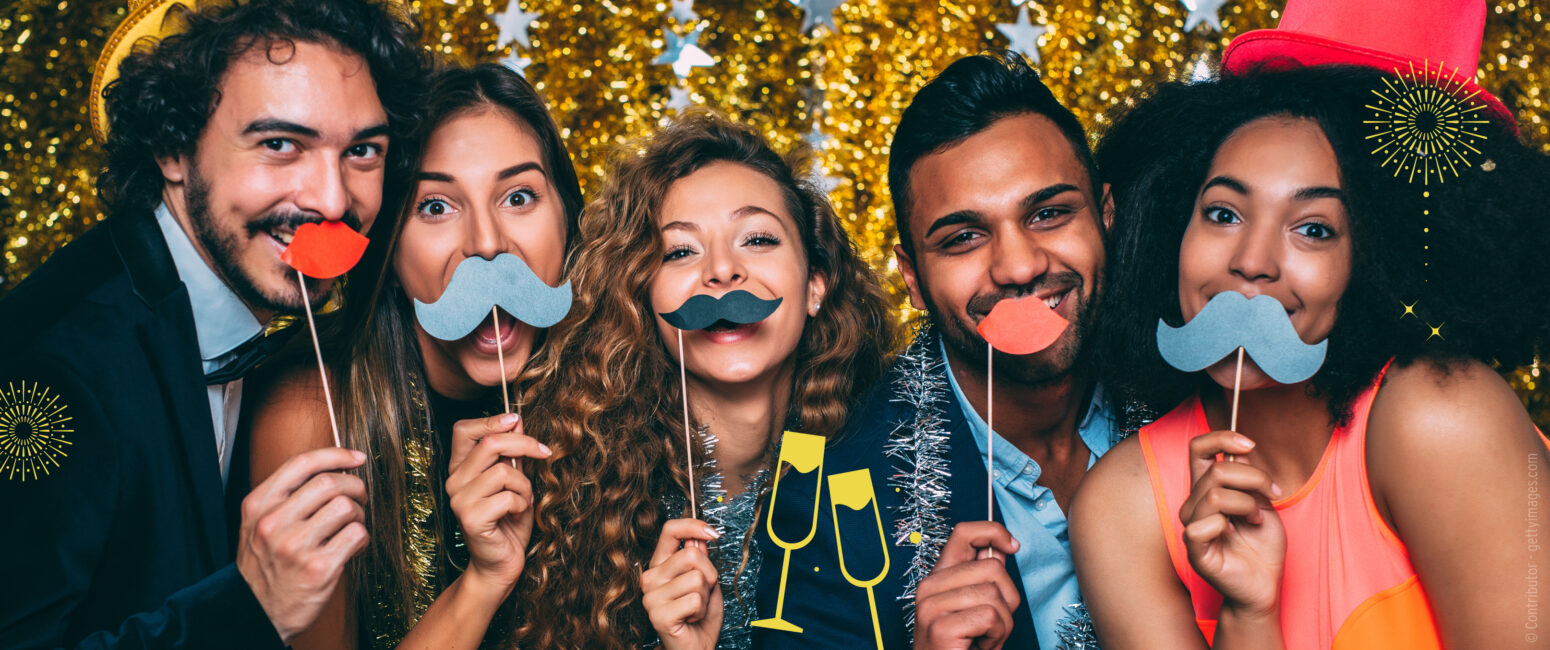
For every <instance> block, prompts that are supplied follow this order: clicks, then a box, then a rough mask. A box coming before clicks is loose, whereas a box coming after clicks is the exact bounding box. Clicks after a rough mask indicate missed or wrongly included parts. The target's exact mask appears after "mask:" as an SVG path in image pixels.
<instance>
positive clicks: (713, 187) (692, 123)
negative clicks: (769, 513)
mask: <svg viewBox="0 0 1550 650" xmlns="http://www.w3.org/2000/svg"><path fill="white" fill-rule="evenodd" d="M805 163H806V159H805V152H804V151H802V150H798V151H796V152H793V153H792V154H790V155H788V156H785V157H782V156H780V155H778V154H776V153H775V152H774V151H773V150H772V149H771V148H770V146H769V145H768V144H767V143H766V142H765V140H764V139H763V138H761V137H760V136H759V135H758V134H757V133H755V132H754V131H752V130H751V129H748V128H745V127H741V126H737V125H734V124H732V123H731V122H729V121H727V120H725V119H724V118H720V117H717V116H714V115H711V114H708V113H699V112H695V113H691V114H689V115H687V116H684V117H682V118H679V119H678V120H676V121H675V122H673V123H672V124H670V125H669V126H667V127H666V128H664V129H663V130H662V131H660V132H658V133H657V134H655V135H654V136H652V137H650V138H648V139H646V140H645V141H644V142H641V143H638V144H636V145H635V146H631V147H629V148H627V149H625V150H623V151H622V152H621V154H620V155H619V156H617V157H616V159H615V160H614V161H613V162H612V166H611V169H610V173H609V175H608V180H607V182H606V183H605V185H604V187H603V189H602V190H601V192H600V194H599V195H598V196H599V198H597V199H596V200H595V201H594V202H593V203H592V204H590V205H589V207H588V209H587V212H586V214H585V215H584V216H583V218H582V220H581V230H580V233H579V239H580V244H579V245H578V248H577V250H576V252H575V254H574V256H573V258H572V260H571V263H570V264H568V273H567V277H568V278H569V279H570V281H571V282H572V283H573V286H574V288H575V292H576V300H575V304H574V305H573V307H572V312H571V316H570V318H569V319H568V320H567V322H566V323H564V324H562V325H561V326H560V328H557V329H555V330H553V331H552V332H551V334H550V336H551V339H550V340H549V342H548V343H547V346H548V349H547V350H546V352H547V355H546V359H545V360H544V361H543V365H542V366H541V367H540V368H538V370H537V372H538V373H540V375H541V376H542V377H543V379H542V380H541V381H540V382H538V383H537V384H536V385H535V386H534V389H533V392H532V398H533V400H534V401H535V402H537V403H541V404H543V405H544V407H543V412H542V414H541V415H540V414H538V413H535V414H534V415H533V416H532V417H531V421H530V422H529V423H528V427H529V428H528V431H529V432H530V433H532V435H533V436H534V437H535V438H538V439H539V440H543V441H544V442H545V443H547V444H548V445H549V446H550V447H551V448H553V450H554V455H553V456H552V457H551V458H550V460H549V461H547V462H545V463H543V464H542V466H540V467H536V468H535V469H534V473H535V476H534V482H535V484H536V485H537V490H538V503H537V507H536V521H535V531H534V542H533V544H532V546H531V549H530V551H529V556H528V564H529V567H530V569H529V570H528V571H527V572H525V573H524V574H523V578H522V584H521V585H519V588H518V594H519V595H518V600H519V601H520V602H522V607H523V609H524V612H525V613H526V615H525V621H524V623H523V624H522V628H521V634H520V635H519V638H520V639H521V640H522V641H523V643H524V644H526V645H530V646H532V647H553V646H558V645H564V646H568V647H588V648H620V647H631V646H638V645H640V644H641V643H642V642H646V641H651V640H654V639H656V638H659V637H660V638H661V640H662V642H663V646H664V647H668V648H674V647H711V646H716V645H718V643H719V645H720V647H746V646H747V645H748V644H749V641H750V638H749V636H748V634H747V631H748V623H749V622H751V621H752V620H753V619H756V618H758V617H757V616H755V615H754V612H753V609H752V608H753V603H754V597H753V586H754V585H755V584H756V582H757V580H756V575H757V571H758V567H757V563H756V559H757V555H758V554H757V552H755V553H753V554H750V553H749V541H750V540H751V529H752V527H753V522H754V521H755V519H756V514H755V510H756V507H757V506H756V504H757V501H758V497H759V495H760V493H761V492H762V491H763V488H764V485H765V481H764V477H765V476H767V475H768V471H769V469H770V467H771V465H772V460H773V457H772V454H771V451H772V449H773V448H774V446H775V445H776V443H777V442H778V438H779V435H780V433H781V432H782V431H783V430H793V431H802V432H806V433H810V434H817V435H826V436H827V435H833V434H836V433H838V432H839V431H840V430H841V427H842V426H843V424H844V422H845V417H846V411H847V406H848V404H849V403H850V402H851V400H852V398H853V397H854V396H855V395H856V393H857V391H859V390H861V389H863V388H865V387H866V386H867V385H868V384H869V383H871V382H872V381H874V380H875V379H877V378H878V377H879V376H880V375H881V373H882V372H883V369H884V368H885V362H886V359H885V356H886V354H887V351H888V350H889V347H890V345H891V344H892V343H893V332H894V329H895V328H894V325H893V313H892V311H891V310H890V309H889V306H888V305H887V303H886V302H885V301H884V299H883V296H882V293H881V290H880V289H879V285H878V281H877V279H876V277H875V275H874V274H873V272H872V271H871V270H870V269H869V268H868V267H867V266H866V265H865V264H864V263H863V262H862V261H861V260H860V259H859V258H858V257H857V255H856V252H855V249H854V248H853V246H852V244H851V242H850V240H849V238H848V237H847V235H846V233H845V231H844V229H843V228H842V227H841V224H840V221H839V219H838V218H837V217H836V216H835V214H834V212H833V209H832V208H831V207H830V206H829V204H828V202H827V201H826V200H825V199H824V197H823V196H822V195H821V194H819V193H818V192H817V191H816V190H814V189H813V188H812V187H811V185H809V184H808V183H806V182H805V181H804V180H803V179H802V177H801V176H799V174H800V173H801V171H802V170H803V169H804V167H805ZM738 290H741V291H744V292H747V293H749V294H752V295H753V297H754V298H756V299H757V300H759V301H766V302H768V301H774V300H777V299H778V300H779V301H780V303H779V304H778V305H776V306H775V307H774V311H773V312H772V313H770V314H769V315H768V316H767V317H766V318H763V319H761V320H759V321H757V322H754V323H736V322H732V321H725V320H723V321H719V322H714V323H713V324H712V325H710V326H709V327H707V328H705V329H702V330H694V331H685V332H683V333H682V336H683V346H682V351H683V352H682V357H681V358H680V354H679V349H680V348H679V346H678V338H677V337H678V335H679V332H678V330H676V329H675V328H673V327H672V326H670V325H668V324H667V321H665V320H664V319H663V318H662V317H661V316H659V315H658V314H659V313H663V312H672V311H674V310H677V309H678V308H679V307H680V305H682V304H684V303H685V301H687V300H688V299H689V298H690V297H692V296H710V297H714V298H721V297H723V296H726V295H727V294H730V293H732V292H734V291H738ZM680 361H681V362H682V363H683V365H684V370H685V376H686V377H687V384H688V395H689V411H690V414H689V419H690V424H691V425H692V427H693V428H694V429H696V430H697V431H698V434H697V435H696V436H695V437H696V441H695V442H694V445H693V449H692V450H691V449H686V448H685V447H686V442H685V437H684V426H685V425H684V421H683V417H684V416H683V410H682V409H683V406H682V401H681V400H682V399H683V393H682V391H681V389H680V383H679V363H680ZM691 451H692V454H691ZM686 454H691V456H692V458H693V459H694V460H695V461H696V467H697V469H696V471H695V474H694V476H692V477H691V476H689V475H688V473H687V470H686V467H685V455H686ZM690 481H695V482H696V489H695V490H694V494H695V495H696V497H698V500H699V503H698V504H697V506H698V507H697V508H696V509H695V510H696V512H698V513H701V515H702V517H703V520H701V521H696V520H690V519H685V518H686V517H688V516H689V513H690V507H689V503H688V495H689V493H690V489H689V487H690V486H689V483H690ZM685 541H688V542H689V543H687V544H684V545H683V548H680V547H679V546H680V543H681V542H685ZM699 542H708V548H707V547H706V546H705V545H703V544H700V543H699ZM750 560H755V562H753V563H750ZM556 572H563V579H551V578H557V577H561V576H556V575H555V573H556Z"/></svg>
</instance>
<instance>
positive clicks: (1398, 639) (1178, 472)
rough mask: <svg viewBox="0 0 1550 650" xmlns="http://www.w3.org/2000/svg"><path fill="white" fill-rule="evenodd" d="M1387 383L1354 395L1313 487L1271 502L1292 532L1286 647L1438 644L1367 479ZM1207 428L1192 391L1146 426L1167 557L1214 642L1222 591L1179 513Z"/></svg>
mask: <svg viewBox="0 0 1550 650" xmlns="http://www.w3.org/2000/svg"><path fill="white" fill-rule="evenodd" d="M1386 370H1387V368H1385V371H1386ZM1382 381H1383V374H1382V373H1379V375H1378V378H1377V380H1376V381H1374V382H1373V385H1372V386H1369V387H1368V388H1367V390H1366V391H1365V392H1363V393H1362V395H1361V396H1360V397H1358V398H1357V400H1356V403H1355V404H1354V405H1353V408H1352V416H1351V422H1350V424H1349V425H1347V426H1345V427H1341V428H1339V429H1337V430H1335V432H1334V434H1333V435H1332V436H1331V437H1330V440H1329V445H1328V446H1327V447H1325V449H1324V456H1323V457H1322V458H1321V459H1319V463H1318V466H1317V468H1315V469H1314V471H1313V475H1312V476H1310V477H1309V478H1308V481H1307V483H1306V484H1304V485H1303V486H1302V488H1301V489H1299V490H1297V492H1296V493H1295V494H1292V495H1289V496H1287V497H1285V498H1283V499H1281V500H1279V501H1275V502H1274V503H1273V504H1272V505H1274V506H1275V509H1276V512H1277V513H1278V514H1279V515H1280V517H1281V522H1282V524H1283V527H1284V528H1285V530H1286V570H1285V573H1284V575H1283V577H1282V579H1281V629H1282V633H1283V634H1284V635H1285V641H1286V647H1287V649H1288V650H1313V649H1324V648H1333V649H1336V650H1345V649H1354V648H1404V649H1420V648H1426V649H1431V648H1441V647H1442V644H1441V640H1440V637H1439V636H1438V634H1437V626H1436V622H1435V621H1434V619H1433V618H1432V612H1431V607H1430V604H1429V603H1428V600H1427V597H1426V592H1425V591H1424V590H1423V589H1422V588H1421V583H1420V581H1419V579H1418V578H1417V576H1416V572H1415V567H1413V566H1411V564H1410V556H1409V553H1408V552H1407V551H1406V550H1405V545H1404V543H1403V542H1401V541H1400V540H1399V537H1398V536H1396V535H1395V534H1394V531H1392V530H1390V529H1389V527H1388V524H1387V523H1385V522H1384V521H1383V517H1382V515H1380V514H1379V513H1378V509H1377V506H1376V504H1375V503H1374V502H1373V498H1372V488H1371V486H1369V485H1368V483H1367V455H1366V449H1367V444H1366V443H1367V416H1368V414H1369V412H1370V411H1371V409H1372V400H1373V397H1374V396H1375V395H1376V394H1377V392H1378V385H1379V384H1380V383H1382ZM1210 431H1211V428H1210V426H1209V425H1208V424H1207V422H1206V416H1205V411H1204V409H1203V408H1202V407H1201V405H1200V398H1199V396H1196V397H1193V398H1191V399H1189V400H1188V401H1186V402H1184V403H1183V404H1181V405H1179V407H1178V408H1175V409H1174V410H1173V411H1171V412H1169V413H1168V414H1167V415H1165V416H1163V417H1162V418H1161V419H1159V420H1157V421H1156V422H1154V423H1152V424H1151V425H1149V426H1147V427H1144V428H1142V429H1141V432H1140V439H1141V450H1142V453H1143V454H1144V455H1145V457H1146V469H1147V473H1148V474H1149V475H1150V477H1151V482H1152V495H1153V498H1154V500H1155V501H1156V504H1157V516H1158V518H1159V519H1160V521H1161V522H1162V530H1163V534H1164V536H1165V537H1166V539H1167V542H1168V557H1169V559H1171V560H1172V562H1173V570H1174V571H1175V572H1177V573H1178V575H1179V579H1180V580H1181V581H1183V583H1184V586H1185V587H1187V588H1188V589H1189V593H1190V600H1191V601H1192V604H1193V606H1194V610H1195V619H1196V622H1197V623H1198V624H1199V626H1200V631H1201V633H1203V634H1204V635H1205V638H1206V640H1207V641H1208V642H1209V641H1212V638H1213V636H1214V635H1215V632H1216V621H1217V616H1218V614H1219V613H1220V611H1221V607H1222V596H1221V594H1218V593H1217V592H1216V590H1215V589H1213V588H1212V587H1211V585H1210V584H1208V583H1207V582H1206V581H1205V579H1203V578H1201V577H1200V576H1199V575H1198V574H1196V573H1195V570H1194V568H1193V567H1191V566H1190V563H1189V556H1188V554H1187V553H1186V552H1185V549H1184V536H1183V535H1184V524H1183V522H1181V521H1180V520H1179V514H1178V513H1179V508H1180V506H1182V505H1183V503H1184V500H1185V499H1186V498H1188V497H1189V491H1190V476H1189V441H1190V440H1191V439H1193V438H1194V437H1195V436H1199V435H1201V434H1204V433H1208V432H1210Z"/></svg>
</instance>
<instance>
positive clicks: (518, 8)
mask: <svg viewBox="0 0 1550 650" xmlns="http://www.w3.org/2000/svg"><path fill="white" fill-rule="evenodd" d="M491 17H492V18H494V19H495V25H496V26H497V27H500V30H501V33H500V35H499V36H497V37H495V45H496V47H499V46H502V45H505V44H507V43H510V42H512V41H516V42H518V43H521V44H522V47H532V46H533V45H532V43H530V42H529V41H528V39H527V28H528V26H529V25H532V24H533V21H534V20H535V19H537V18H538V14H537V13H528V12H526V11H523V10H522V3H521V2H519V0H509V1H508V2H507V3H506V10H505V11H502V12H500V13H498V14H494V15H493V16H491Z"/></svg>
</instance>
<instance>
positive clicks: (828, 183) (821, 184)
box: [807, 165, 845, 196]
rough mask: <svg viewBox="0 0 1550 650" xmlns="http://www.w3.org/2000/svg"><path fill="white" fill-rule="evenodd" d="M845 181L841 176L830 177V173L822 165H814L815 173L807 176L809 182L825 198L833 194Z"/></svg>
mask: <svg viewBox="0 0 1550 650" xmlns="http://www.w3.org/2000/svg"><path fill="white" fill-rule="evenodd" d="M844 180H845V179H843V178H840V177H839V176H830V175H829V172H828V171H827V170H825V169H824V168H823V166H822V165H813V172H812V173H811V174H808V176H807V182H809V183H812V184H813V187H814V188H815V189H817V190H818V191H819V192H822V193H823V195H824V196H828V195H830V194H833V193H834V188H837V187H839V186H840V183H841V182H842V181H844Z"/></svg>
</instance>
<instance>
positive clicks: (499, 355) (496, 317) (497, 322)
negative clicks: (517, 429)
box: [490, 305, 522, 469]
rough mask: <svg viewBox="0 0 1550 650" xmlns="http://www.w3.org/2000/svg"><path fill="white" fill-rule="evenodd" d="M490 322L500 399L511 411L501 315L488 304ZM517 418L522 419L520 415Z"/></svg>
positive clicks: (512, 465) (514, 461)
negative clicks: (502, 340)
mask: <svg viewBox="0 0 1550 650" xmlns="http://www.w3.org/2000/svg"><path fill="white" fill-rule="evenodd" d="M490 323H491V324H492V325H494V326H495V360H496V361H498V362H500V364H501V401H502V402H504V403H505V404H506V412H507V413H510V412H511V395H510V393H509V392H508V391H507V390H506V353H505V352H503V351H502V350H501V348H502V346H501V315H500V312H499V311H497V310H496V308H495V305H490ZM517 419H519V420H520V419H522V416H521V415H518V416H517ZM510 460H511V468H512V469H516V468H517V459H515V458H512V459H510Z"/></svg>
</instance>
